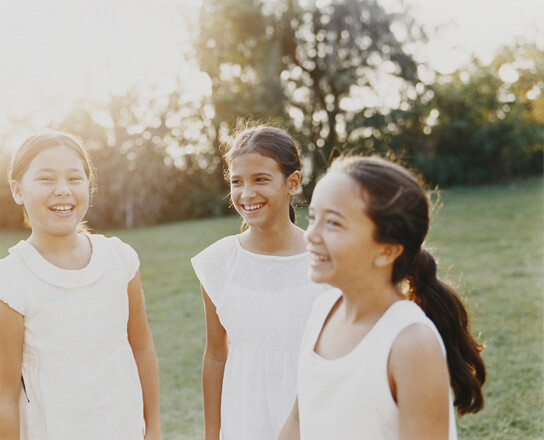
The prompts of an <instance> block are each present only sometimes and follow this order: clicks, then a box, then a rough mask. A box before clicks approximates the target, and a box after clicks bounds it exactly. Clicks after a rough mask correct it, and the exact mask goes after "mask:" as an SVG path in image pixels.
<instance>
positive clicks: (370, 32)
mask: <svg viewBox="0 0 544 440" xmlns="http://www.w3.org/2000/svg"><path fill="white" fill-rule="evenodd" d="M398 34H402V35H404V40H403V41H402V42H401V41H400V39H399V37H398V36H397V35H398ZM420 37H421V31H420V30H419V29H418V28H417V27H416V26H415V25H414V23H413V22H412V21H411V20H410V19H409V17H408V16H407V15H405V14H393V13H388V12H386V11H385V9H384V8H383V7H382V6H380V4H379V3H378V2H377V1H375V0H337V1H330V2H327V3H326V4H325V5H324V6H319V7H318V6H316V4H315V3H311V2H310V3H309V4H303V2H297V1H294V0H289V1H281V2H280V1H274V2H265V1H258V0H241V1H240V0H238V1H236V0H205V1H204V3H203V7H202V13H201V18H200V33H199V35H198V38H197V43H196V45H197V47H198V49H197V51H196V53H197V56H198V59H199V62H200V66H201V68H202V70H203V71H205V72H206V73H207V74H208V75H209V76H210V78H211V80H212V97H211V102H212V104H213V106H214V109H215V112H216V113H215V121H216V122H215V123H216V124H221V123H223V124H225V123H226V124H228V125H233V123H234V122H235V121H236V119H237V118H240V117H242V118H244V117H248V116H250V117H256V118H258V119H261V120H262V119H264V120H270V119H277V118H280V119H281V121H282V122H283V124H284V125H286V126H287V128H289V129H290V130H291V132H292V133H293V134H294V135H296V136H297V137H298V138H299V140H300V141H301V142H302V143H303V145H304V147H305V153H306V156H307V157H308V159H309V161H310V163H311V167H310V168H311V170H312V172H313V173H314V174H321V173H322V172H323V171H324V170H325V169H326V167H327V165H328V162H329V158H330V156H331V154H332V153H333V150H334V149H335V148H338V147H340V146H341V145H348V146H349V145H351V146H353V145H355V144H357V143H358V141H359V140H360V138H361V137H362V132H361V130H362V129H364V128H365V127H367V128H368V127H369V128H370V129H371V130H372V128H378V129H379V128H380V124H381V123H382V119H381V118H380V112H381V110H380V107H381V104H382V102H381V99H380V98H379V95H380V93H381V92H380V90H379V84H378V83H379V82H380V81H383V79H384V78H385V77H388V78H390V79H391V80H392V81H395V80H396V81H397V82H396V84H397V85H398V86H399V87H398V89H397V91H396V95H398V96H397V98H396V99H397V101H398V102H402V101H404V100H405V99H406V95H407V94H408V93H409V91H412V92H414V91H415V90H416V89H415V88H414V86H415V84H417V83H418V75H417V64H416V62H415V61H414V60H413V58H412V56H411V55H410V54H409V53H407V52H406V50H405V48H404V46H405V43H406V42H409V41H411V40H413V39H415V38H420ZM414 94H416V95H417V93H414Z"/></svg>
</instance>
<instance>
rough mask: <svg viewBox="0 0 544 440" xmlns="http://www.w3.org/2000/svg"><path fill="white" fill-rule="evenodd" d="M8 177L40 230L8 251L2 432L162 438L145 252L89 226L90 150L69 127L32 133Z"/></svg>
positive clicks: (0, 309)
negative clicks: (142, 269)
mask: <svg viewBox="0 0 544 440" xmlns="http://www.w3.org/2000/svg"><path fill="white" fill-rule="evenodd" d="M8 180H9V182H10V186H11V190H12V194H13V198H14V199H15V201H16V203H17V204H19V205H22V206H23V207H24V214H25V222H26V223H27V225H28V226H29V227H30V228H31V229H32V232H31V234H30V237H29V238H28V239H27V240H26V241H21V242H19V243H18V244H17V245H16V246H14V247H12V248H11V249H10V250H9V252H10V255H9V256H8V257H6V258H4V259H2V260H0V280H1V281H0V390H1V392H0V438H1V439H2V440H12V439H13V440H19V439H21V440H44V439H47V440H66V439H78V440H96V439H111V440H118V439H127V440H137V439H140V440H141V439H144V435H145V439H146V440H156V439H160V436H161V434H160V416H159V393H158V368H157V358H156V355H155V348H154V345H153V340H152V338H151V333H150V330H149V326H148V322H147V317H146V312H145V305H144V297H143V292H142V284H141V281H140V275H139V271H138V266H139V261H138V256H137V255H136V252H135V251H134V250H133V249H132V248H131V247H130V246H128V245H127V244H125V243H123V242H121V241H120V240H119V239H118V238H115V237H114V238H106V237H104V236H102V235H95V234H88V233H85V232H83V231H84V228H83V227H82V223H81V222H82V220H83V218H84V216H85V214H86V212H87V209H88V207H89V201H90V195H91V193H92V192H93V190H94V187H95V174H94V169H93V166H92V163H91V161H90V159H89V156H88V154H87V152H86V151H85V150H84V149H83V148H82V147H81V146H80V145H79V144H78V143H77V142H76V141H75V140H74V139H73V138H72V137H70V136H68V135H65V134H62V133H51V134H44V135H36V136H32V137H30V138H29V139H27V140H26V141H25V142H24V143H23V145H22V146H21V148H20V149H19V150H18V151H17V152H16V153H15V155H14V157H13V160H12V164H11V168H10V170H9V172H8Z"/></svg>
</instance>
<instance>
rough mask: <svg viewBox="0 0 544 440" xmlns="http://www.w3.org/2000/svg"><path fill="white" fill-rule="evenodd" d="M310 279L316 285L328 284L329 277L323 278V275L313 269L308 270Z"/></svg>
mask: <svg viewBox="0 0 544 440" xmlns="http://www.w3.org/2000/svg"><path fill="white" fill-rule="evenodd" d="M308 278H310V280H311V281H313V282H314V283H327V282H328V281H327V277H325V276H323V274H320V273H319V272H316V271H315V270H313V269H311V268H310V269H309V270H308Z"/></svg>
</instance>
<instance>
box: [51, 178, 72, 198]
mask: <svg viewBox="0 0 544 440" xmlns="http://www.w3.org/2000/svg"><path fill="white" fill-rule="evenodd" d="M55 195H56V196H67V195H70V187H69V185H68V182H67V181H66V180H65V179H58V180H57V182H56V185H55Z"/></svg>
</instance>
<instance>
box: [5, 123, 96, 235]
mask: <svg viewBox="0 0 544 440" xmlns="http://www.w3.org/2000/svg"><path fill="white" fill-rule="evenodd" d="M61 146H63V147H67V148H69V149H70V150H73V151H74V152H75V153H77V155H78V156H79V157H80V158H81V161H82V162H83V168H84V170H85V174H86V175H87V179H88V180H89V193H90V196H91V197H92V196H93V194H94V192H95V191H96V180H97V179H96V171H95V168H94V166H93V163H92V161H91V158H90V156H89V153H88V152H87V150H86V149H85V148H84V147H82V146H81V145H80V144H79V143H78V142H77V141H76V140H75V139H74V138H73V137H72V136H70V135H69V134H67V133H62V132H50V133H43V134H37V135H34V136H30V137H29V138H28V139H27V140H25V141H24V142H23V144H22V145H21V146H20V147H19V149H18V150H17V151H16V152H15V154H14V155H13V156H12V158H11V164H10V167H9V169H8V173H7V177H8V182H11V181H12V180H16V181H20V180H21V179H22V178H23V175H24V174H25V172H26V170H27V169H28V166H29V165H30V162H32V161H33V160H34V158H35V157H36V156H37V155H38V154H40V153H41V152H42V151H45V150H49V149H52V148H56V147H61ZM23 211H24V216H25V225H26V226H28V227H30V221H29V219H28V215H27V213H26V210H24V208H23ZM80 230H86V228H85V227H84V226H83V225H80Z"/></svg>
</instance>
